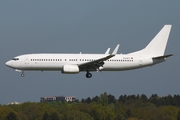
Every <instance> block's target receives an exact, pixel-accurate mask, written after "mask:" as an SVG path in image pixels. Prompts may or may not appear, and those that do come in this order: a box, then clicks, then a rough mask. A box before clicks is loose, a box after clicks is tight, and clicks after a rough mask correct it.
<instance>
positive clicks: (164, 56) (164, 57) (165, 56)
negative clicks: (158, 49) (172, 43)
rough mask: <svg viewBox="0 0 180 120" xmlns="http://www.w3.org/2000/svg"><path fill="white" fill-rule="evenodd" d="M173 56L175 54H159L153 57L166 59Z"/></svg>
mask: <svg viewBox="0 0 180 120" xmlns="http://www.w3.org/2000/svg"><path fill="white" fill-rule="evenodd" d="M171 56H173V54H169V55H163V56H158V57H154V58H153V59H166V58H168V57H171Z"/></svg>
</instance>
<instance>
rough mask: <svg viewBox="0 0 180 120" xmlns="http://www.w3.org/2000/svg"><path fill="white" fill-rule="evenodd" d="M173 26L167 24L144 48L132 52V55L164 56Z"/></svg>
mask: <svg viewBox="0 0 180 120" xmlns="http://www.w3.org/2000/svg"><path fill="white" fill-rule="evenodd" d="M171 26H172V25H165V26H164V27H163V28H162V29H161V30H160V31H159V33H158V34H157V35H156V36H155V37H154V38H153V39H152V40H151V42H150V43H149V44H148V45H147V46H146V47H145V48H144V49H142V50H140V51H137V52H133V53H130V55H140V56H152V57H156V56H163V55H164V52H165V49H166V45H167V41H168V38H169V34H170V31H171Z"/></svg>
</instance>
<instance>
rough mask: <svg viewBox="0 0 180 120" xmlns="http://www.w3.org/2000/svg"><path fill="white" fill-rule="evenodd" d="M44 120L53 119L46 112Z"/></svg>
mask: <svg viewBox="0 0 180 120" xmlns="http://www.w3.org/2000/svg"><path fill="white" fill-rule="evenodd" d="M42 120H51V117H50V115H49V114H48V113H47V112H45V113H44V115H43V118H42Z"/></svg>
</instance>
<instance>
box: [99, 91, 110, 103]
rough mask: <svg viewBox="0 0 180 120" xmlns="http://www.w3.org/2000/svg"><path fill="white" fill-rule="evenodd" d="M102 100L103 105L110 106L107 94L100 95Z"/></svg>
mask: <svg viewBox="0 0 180 120" xmlns="http://www.w3.org/2000/svg"><path fill="white" fill-rule="evenodd" d="M100 100H101V103H102V105H108V95H107V93H106V92H104V94H101V95H100Z"/></svg>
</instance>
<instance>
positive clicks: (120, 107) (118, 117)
mask: <svg viewBox="0 0 180 120" xmlns="http://www.w3.org/2000/svg"><path fill="white" fill-rule="evenodd" d="M0 120H180V96H179V95H174V96H171V95H167V96H165V97H159V96H158V95H157V94H153V95H151V96H150V97H149V98H148V97H147V96H146V95H144V94H142V95H121V96H119V98H118V99H116V98H115V96H113V95H111V94H107V93H106V92H105V93H103V94H100V95H99V96H95V97H93V98H90V97H88V98H86V99H82V100H81V101H75V102H66V101H58V102H56V101H54V102H25V103H22V104H19V105H0Z"/></svg>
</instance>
